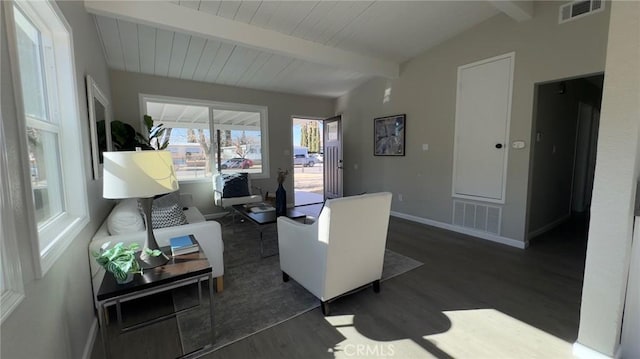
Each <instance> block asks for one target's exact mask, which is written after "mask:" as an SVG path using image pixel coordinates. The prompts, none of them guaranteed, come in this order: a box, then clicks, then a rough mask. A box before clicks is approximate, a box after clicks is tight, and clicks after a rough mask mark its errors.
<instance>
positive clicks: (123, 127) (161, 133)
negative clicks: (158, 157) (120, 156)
mask: <svg viewBox="0 0 640 359" xmlns="http://www.w3.org/2000/svg"><path fill="white" fill-rule="evenodd" d="M144 126H145V127H146V129H147V132H148V138H147V137H145V136H144V135H142V134H141V133H140V132H137V131H136V130H135V129H134V128H133V126H131V125H130V124H128V123H124V122H122V121H118V120H116V121H113V122H111V139H112V141H113V146H114V148H115V150H116V151H134V150H135V149H136V147H140V148H141V149H143V150H164V149H166V148H167V146H169V136H165V131H166V128H164V127H163V124H159V125H157V126H154V122H153V118H151V116H149V115H144ZM154 146H155V147H154Z"/></svg>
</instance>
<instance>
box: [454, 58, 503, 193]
mask: <svg viewBox="0 0 640 359" xmlns="http://www.w3.org/2000/svg"><path fill="white" fill-rule="evenodd" d="M513 60H514V54H513V53H511V54H506V55H502V56H498V57H495V58H491V59H487V60H483V61H479V62H476V63H473V64H469V65H464V66H461V67H459V68H458V95H457V101H456V128H455V147H454V173H453V196H455V197H462V198H471V199H476V200H484V201H490V202H499V203H504V193H505V181H506V161H507V151H508V148H509V146H508V143H507V141H508V130H509V118H510V117H511V88H512V78H513Z"/></svg>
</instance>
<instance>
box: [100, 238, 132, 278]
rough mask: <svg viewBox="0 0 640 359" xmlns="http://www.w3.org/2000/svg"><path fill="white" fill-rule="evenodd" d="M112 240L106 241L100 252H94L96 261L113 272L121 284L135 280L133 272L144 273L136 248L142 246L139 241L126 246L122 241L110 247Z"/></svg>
mask: <svg viewBox="0 0 640 359" xmlns="http://www.w3.org/2000/svg"><path fill="white" fill-rule="evenodd" d="M109 244H111V242H107V243H105V244H104V245H103V246H102V247H101V248H100V253H98V252H95V251H94V252H92V253H91V254H92V255H93V256H94V257H95V258H96V262H98V264H100V265H101V266H102V267H103V268H104V269H105V270H106V271H108V272H111V273H112V274H113V276H114V277H115V278H116V281H117V282H118V283H119V284H123V283H128V282H130V281H132V280H133V274H135V273H142V270H141V269H140V264H139V263H138V260H137V259H136V256H135V253H136V250H138V249H139V248H140V245H139V244H138V243H131V244H130V245H129V246H128V247H126V246H125V245H124V244H123V243H122V242H119V243H118V244H116V245H115V246H113V247H111V248H108V249H107V247H109Z"/></svg>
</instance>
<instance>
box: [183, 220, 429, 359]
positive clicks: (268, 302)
mask: <svg viewBox="0 0 640 359" xmlns="http://www.w3.org/2000/svg"><path fill="white" fill-rule="evenodd" d="M232 228H233V229H232ZM258 238H259V232H258V231H257V229H256V228H255V227H254V226H253V225H252V224H250V223H236V224H235V225H233V227H232V226H226V227H225V229H224V231H223V239H224V244H225V252H224V259H225V275H224V280H225V284H224V291H223V292H222V293H215V294H214V315H215V323H214V327H215V335H216V342H215V344H214V347H213V350H216V349H219V348H221V347H223V346H225V345H228V344H231V343H233V342H235V341H237V340H239V339H242V338H245V337H247V336H249V335H252V334H254V333H256V332H259V331H261V330H264V329H268V328H270V327H272V326H274V325H276V324H279V323H281V322H283V321H285V320H288V319H291V318H293V317H295V316H297V315H300V314H302V313H305V312H307V311H310V310H312V309H314V308H317V307H319V305H320V301H319V299H317V298H316V297H314V296H313V295H312V294H311V293H309V292H308V291H307V290H306V289H304V288H303V287H302V286H300V285H299V284H298V283H296V282H295V281H294V280H290V281H289V282H287V283H284V282H283V281H282V272H281V271H280V263H279V259H278V256H277V255H274V256H271V257H267V258H261V256H260V247H259V241H258ZM264 238H265V241H264V242H263V243H264V249H265V254H267V253H274V254H275V253H277V252H278V249H277V246H278V244H277V236H276V233H275V226H270V228H269V229H267V230H266V231H265V232H264ZM421 265H422V263H421V262H419V261H416V260H414V259H411V258H409V257H406V256H403V255H401V254H398V253H395V252H393V251H390V250H386V252H385V258H384V267H383V273H382V280H385V279H389V278H392V277H394V276H397V275H399V274H402V273H405V272H407V271H409V270H412V269H414V268H417V267H419V266H421ZM173 295H174V304H175V306H176V309H181V308H185V307H188V306H191V305H194V304H197V287H195V286H192V287H187V288H186V290H181V291H174V294H173ZM205 301H206V302H205V303H203V304H205V306H203V307H202V308H198V309H196V310H193V311H190V312H187V313H184V314H181V315H179V316H178V328H179V331H180V337H181V338H180V339H181V343H182V346H183V353H189V352H191V351H193V350H196V349H198V348H200V347H202V346H204V345H205V344H207V343H208V342H209V338H210V337H209V335H210V334H209V333H210V331H209V326H210V325H209V310H208V300H207V299H205Z"/></svg>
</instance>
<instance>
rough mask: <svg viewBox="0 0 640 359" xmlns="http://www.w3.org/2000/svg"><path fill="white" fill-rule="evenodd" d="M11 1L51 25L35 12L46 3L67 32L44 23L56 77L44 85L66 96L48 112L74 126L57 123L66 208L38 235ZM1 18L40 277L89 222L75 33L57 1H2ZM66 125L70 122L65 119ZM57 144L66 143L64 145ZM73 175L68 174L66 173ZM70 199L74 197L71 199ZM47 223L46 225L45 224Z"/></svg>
mask: <svg viewBox="0 0 640 359" xmlns="http://www.w3.org/2000/svg"><path fill="white" fill-rule="evenodd" d="M14 4H15V5H16V6H18V7H20V9H21V10H22V11H23V12H24V13H25V15H27V16H28V17H29V18H30V19H31V20H35V21H36V26H40V25H42V26H44V25H43V24H45V23H47V24H48V23H49V22H46V21H44V19H43V16H46V15H42V14H40V13H39V11H38V8H36V6H48V7H49V9H48V10H47V11H51V12H53V13H54V14H55V15H56V19H55V21H57V22H58V24H55V25H54V26H57V27H59V29H61V31H62V30H63V31H64V32H66V34H64V35H60V33H59V31H55V29H51V26H45V27H47V28H48V29H49V30H50V31H51V32H53V33H54V34H55V36H54V41H56V42H57V43H56V46H55V47H54V53H53V55H54V57H55V63H56V77H57V79H58V81H56V83H55V84H47V87H48V88H50V87H51V86H55V87H56V92H57V93H58V94H66V96H58V97H57V98H56V100H58V102H60V101H63V100H62V99H61V97H64V105H62V106H60V105H58V106H57V108H55V110H54V111H56V112H57V113H55V114H52V115H53V116H54V118H65V119H67V120H66V121H70V122H71V121H72V122H73V123H74V125H73V126H68V125H65V124H63V123H58V125H59V126H60V127H63V126H64V131H61V132H60V133H59V136H58V141H59V144H60V162H61V168H63V170H62V174H61V177H62V183H63V188H64V190H63V192H64V193H65V211H64V212H63V214H62V215H60V216H59V217H58V218H56V219H55V222H57V223H52V224H51V225H47V226H43V230H44V231H46V232H44V231H43V232H42V233H39V231H38V227H37V222H36V216H35V206H34V204H33V201H32V200H31V199H32V198H33V194H32V189H31V186H30V181H28V180H27V179H29V178H30V176H31V175H30V168H29V157H28V146H27V140H26V121H27V120H26V117H25V111H24V105H23V99H22V85H21V81H20V71H19V65H18V64H19V62H18V53H17V44H16V32H15V21H14V15H13V6H14ZM4 10H5V19H6V26H7V38H8V42H9V58H10V62H11V67H12V71H11V72H12V80H13V87H14V97H15V102H16V115H17V118H18V131H19V132H20V133H21V134H23V135H21V136H20V139H19V142H20V152H21V155H22V161H21V162H22V163H23V166H22V178H23V179H24V181H25V183H28V184H29V185H26V186H24V187H23V188H24V196H25V197H24V198H26V199H27V201H26V202H27V203H28V205H27V220H28V223H29V224H30V226H29V227H30V228H29V233H28V235H29V238H30V240H31V242H32V248H34V250H33V251H32V255H33V258H34V267H35V268H34V269H35V273H36V276H37V277H39V278H41V277H44V275H45V274H46V273H47V272H48V271H49V269H51V267H52V266H53V265H54V264H55V262H56V261H57V260H58V258H60V256H61V255H62V254H63V253H64V251H65V250H66V249H67V248H68V247H69V246H70V245H71V243H72V242H73V241H74V240H75V238H76V237H77V236H78V235H79V234H80V232H81V231H82V229H84V227H85V226H86V225H87V224H88V223H89V216H88V213H89V210H88V208H89V205H88V199H87V191H86V183H85V170H84V165H85V164H84V156H83V155H82V154H83V153H84V152H85V151H86V150H85V149H84V148H83V142H82V138H84V137H83V135H82V129H81V124H80V119H81V118H82V117H81V116H80V107H79V105H78V104H79V100H78V88H77V83H78V82H77V78H76V65H75V57H74V54H75V51H74V47H73V31H72V29H71V26H70V25H69V23H68V22H67V21H66V19H65V17H64V15H63V14H62V11H61V10H60V8H59V7H58V6H57V4H56V3H55V2H49V1H47V2H29V1H5V2H4ZM67 78H68V79H70V80H71V81H65V80H60V79H67ZM67 123H68V122H67ZM61 144H64V146H62V145H61ZM69 174H72V175H69ZM71 197H72V198H71ZM45 227H47V228H45ZM40 235H43V236H48V238H49V244H48V245H47V246H45V247H44V248H41V246H40V240H39V236H40Z"/></svg>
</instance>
